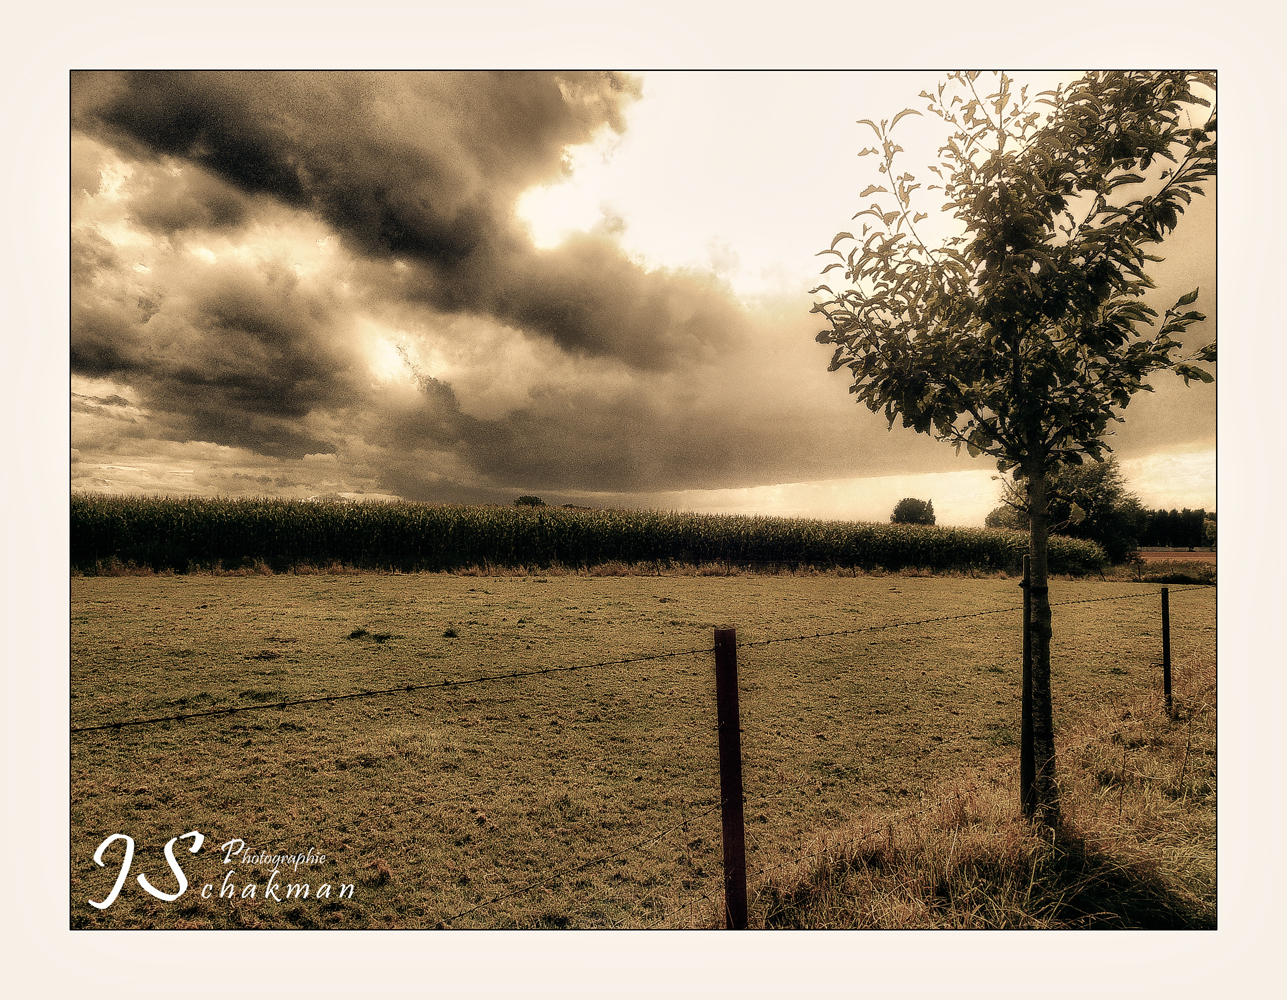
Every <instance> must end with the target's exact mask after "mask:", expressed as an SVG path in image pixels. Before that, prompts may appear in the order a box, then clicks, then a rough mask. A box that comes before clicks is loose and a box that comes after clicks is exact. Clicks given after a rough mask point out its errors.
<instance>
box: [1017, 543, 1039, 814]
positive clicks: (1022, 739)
mask: <svg viewBox="0 0 1287 1000" xmlns="http://www.w3.org/2000/svg"><path fill="white" fill-rule="evenodd" d="M1031 560H1032V557H1031V556H1027V555H1025V556H1024V557H1023V583H1021V584H1020V585H1019V586H1021V587H1022V588H1023V680H1022V685H1023V690H1022V697H1021V707H1020V709H1019V719H1020V721H1019V804H1020V806H1021V807H1022V808H1023V814H1024V815H1025V816H1031V815H1032V811H1033V808H1034V805H1035V803H1034V802H1033V799H1032V792H1033V788H1034V787H1035V785H1036V783H1037V754H1036V749H1035V747H1034V745H1033V740H1032V590H1031V587H1030V584H1031V582H1032V576H1031V570H1032V565H1031Z"/></svg>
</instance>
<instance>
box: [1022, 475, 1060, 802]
mask: <svg viewBox="0 0 1287 1000" xmlns="http://www.w3.org/2000/svg"><path fill="white" fill-rule="evenodd" d="M1025 473H1026V474H1027V476H1028V516H1029V527H1030V529H1031V536H1030V538H1029V542H1028V553H1029V555H1030V557H1031V559H1030V562H1031V575H1030V577H1029V584H1028V593H1029V595H1030V597H1031V609H1032V617H1031V618H1030V620H1029V627H1030V631H1031V634H1032V750H1033V763H1034V766H1035V771H1036V774H1035V778H1034V783H1033V789H1032V796H1031V798H1030V799H1028V800H1026V801H1025V802H1024V803H1023V809H1024V815H1025V816H1027V817H1028V818H1030V819H1035V820H1037V821H1038V822H1041V823H1045V824H1047V825H1049V826H1055V825H1057V824H1058V822H1059V789H1058V786H1057V785H1056V784H1055V723H1054V710H1053V704H1052V701H1051V697H1050V637H1051V634H1052V630H1051V627H1050V590H1049V585H1048V581H1049V573H1048V571H1047V566H1046V547H1047V540H1048V537H1049V533H1050V526H1049V513H1048V510H1047V500H1046V469H1045V463H1044V462H1034V463H1032V464H1031V466H1028V467H1025Z"/></svg>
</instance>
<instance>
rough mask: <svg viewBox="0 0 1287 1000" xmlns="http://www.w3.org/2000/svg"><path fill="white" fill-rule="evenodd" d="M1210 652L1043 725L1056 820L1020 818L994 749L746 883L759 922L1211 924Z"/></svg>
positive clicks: (860, 925) (1009, 776)
mask: <svg viewBox="0 0 1287 1000" xmlns="http://www.w3.org/2000/svg"><path fill="white" fill-rule="evenodd" d="M1215 696H1216V672H1215V663H1214V660H1209V659H1208V660H1197V661H1193V662H1189V663H1187V664H1184V665H1183V666H1177V669H1176V670H1175V671H1174V677H1173V702H1174V706H1175V712H1174V717H1173V718H1171V719H1168V718H1167V717H1166V715H1165V712H1164V710H1163V706H1162V704H1161V698H1160V692H1158V693H1156V695H1149V696H1138V697H1136V698H1134V699H1133V700H1130V701H1128V702H1119V703H1117V704H1114V705H1108V706H1105V707H1104V708H1102V709H1101V710H1098V711H1096V712H1094V713H1092V714H1091V715H1089V716H1088V717H1086V718H1085V719H1084V720H1083V721H1081V722H1080V723H1079V724H1076V725H1073V726H1069V727H1067V728H1066V729H1065V730H1064V731H1063V732H1062V733H1061V734H1060V740H1059V757H1058V766H1059V769H1060V789H1061V808H1062V812H1063V821H1062V824H1061V826H1060V827H1059V828H1058V829H1057V830H1052V829H1050V828H1040V827H1038V826H1035V825H1033V824H1030V823H1028V822H1026V821H1025V820H1023V819H1022V818H1021V816H1020V815H1019V809H1018V789H1017V783H1016V781H1015V777H1014V775H1013V769H1011V768H1010V767H1009V766H1008V765H1007V766H1006V770H1005V772H1004V774H1003V772H1002V771H1000V770H996V769H994V770H992V771H990V772H986V773H975V772H972V773H969V774H967V775H966V776H965V777H963V778H961V779H959V780H957V781H955V782H952V783H950V784H948V785H946V786H944V787H943V788H942V789H940V791H939V792H938V793H937V795H936V796H931V798H932V799H933V801H931V802H930V803H929V804H928V805H925V806H922V807H921V808H920V809H919V810H915V811H912V812H905V813H901V814H897V815H873V816H870V817H866V818H864V819H862V820H860V821H858V822H857V823H856V824H854V825H851V826H850V827H848V828H846V829H844V830H841V831H837V832H836V833H834V834H831V835H829V836H827V837H825V838H823V839H821V840H819V841H818V842H817V843H816V844H815V845H814V846H815V850H813V851H812V852H809V854H808V855H807V856H806V857H805V858H804V859H803V860H801V861H800V862H798V863H796V864H794V865H791V866H790V867H789V868H785V869H780V870H779V871H777V872H773V873H771V874H770V876H769V878H768V879H766V880H765V881H764V882H763V883H762V884H761V885H760V886H758V888H756V890H755V891H754V893H753V899H752V903H751V911H752V914H753V917H752V919H753V921H755V922H757V925H758V926H761V927H766V928H776V927H794V928H836V927H844V928H856V929H909V928H959V929H992V928H1066V929H1071V928H1145V929H1166V928H1213V927H1215V925H1216V870H1215V849H1216V839H1215V836H1216V826H1215V797H1216V795H1215V782H1216V768H1215V761H1216V757H1215V750H1216V747H1215V736H1216V697H1215Z"/></svg>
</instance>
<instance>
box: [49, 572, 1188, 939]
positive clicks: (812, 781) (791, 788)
mask: <svg viewBox="0 0 1287 1000" xmlns="http://www.w3.org/2000/svg"><path fill="white" fill-rule="evenodd" d="M1167 590H1169V592H1170V594H1172V595H1175V594H1183V593H1187V592H1194V591H1201V592H1207V591H1209V590H1210V588H1208V587H1203V586H1197V587H1185V588H1180V589H1175V588H1163V590H1162V591H1148V592H1143V593H1135V594H1125V595H1115V596H1111V597H1100V598H1084V599H1078V600H1072V601H1063V602H1052V603H1051V608H1052V609H1054V608H1060V607H1069V606H1072V605H1082V604H1095V603H1101V602H1110V601H1123V600H1138V599H1141V598H1146V597H1154V598H1156V597H1158V596H1159V595H1164V594H1165V592H1166V591H1167ZM1022 610H1023V606H1022V605H1021V604H1015V605H1006V606H1004V607H1000V608H993V609H988V610H984V611H974V612H966V613H961V614H953V615H940V616H935V617H931V618H921V619H915V620H908V621H899V622H889V623H885V624H880V625H868V626H862V627H857V628H851V629H836V630H829V631H825V632H824V631H821V630H819V631H815V632H813V633H801V634H796V635H789V636H777V637H770V638H767V639H759V640H749V641H744V642H738V643H737V644H736V648H737V649H739V650H742V649H746V650H752V649H756V648H758V647H769V646H773V645H780V644H786V643H796V642H803V641H808V640H820V639H828V638H839V637H848V636H856V635H861V634H868V633H878V632H885V631H890V630H895V629H904V628H913V627H917V626H922V627H923V626H931V625H937V624H942V623H947V622H954V621H960V620H965V619H973V618H981V617H985V616H990V615H998V614H1007V613H1014V612H1020V611H1022ZM714 652H715V647H714V646H703V647H696V648H688V649H682V650H673V651H664V652H655V653H648V654H642V655H638V656H632V657H623V658H616V659H611V660H600V661H595V662H591V663H583V664H571V665H562V666H552V667H543V668H534V669H530V670H520V671H509V672H505V673H496V674H485V675H480V676H475V677H454V678H445V679H442V680H438V681H435V682H432V683H422V684H404V685H398V686H394V687H388V688H381V689H375V690H359V691H352V692H347V693H342V694H321V695H314V696H309V697H302V698H293V699H284V700H281V701H276V702H269V703H260V704H255V705H241V706H230V707H227V708H217V709H210V710H206V711H200V712H183V713H175V714H172V715H166V716H154V717H145V718H136V719H121V720H109V721H104V722H100V723H95V724H90V725H79V726H72V727H70V734H71V735H72V736H78V735H83V734H90V733H95V732H103V731H112V732H113V733H121V732H122V731H123V730H125V729H127V728H137V727H145V726H152V725H161V724H165V723H171V722H182V723H188V722H195V721H201V720H208V721H213V720H214V719H216V718H218V717H226V716H232V715H239V714H243V713H254V712H263V711H269V710H272V709H277V710H279V711H281V710H284V709H285V708H288V707H300V706H311V707H314V708H321V707H323V706H329V705H334V704H336V703H338V702H342V701H351V700H355V699H368V698H386V697H396V696H400V695H407V694H412V693H416V692H428V691H454V690H458V689H460V688H464V687H469V686H474V685H483V684H488V683H493V682H500V681H507V680H517V679H524V678H532V677H541V676H548V675H554V674H565V673H573V672H577V671H590V670H595V669H601V668H607V667H614V666H626V665H630V664H634V663H643V662H649V661H659V660H668V659H673V658H677V657H683V656H700V655H706V654H711V653H714ZM1019 660H1020V658H1018V657H1013V656H1011V657H1006V658H1004V659H1001V660H997V661H995V662H994V663H992V664H989V665H988V667H1004V666H1007V665H1012V664H1014V663H1017V662H1019ZM985 669H987V667H985ZM508 700H518V699H508ZM712 732H713V730H712ZM976 740H977V737H967V738H960V739H956V740H951V741H941V742H938V743H936V744H934V745H933V746H929V747H917V748H914V749H910V750H906V751H904V752H902V753H898V754H882V755H881V756H880V762H881V764H882V765H884V764H888V763H892V762H896V761H899V760H904V759H908V758H924V757H926V756H928V755H933V754H937V753H940V752H941V751H943V750H948V749H964V748H967V747H969V746H970V745H971V744H972V743H975V742H976ZM1085 742H1087V743H1088V742H1090V741H1085ZM1074 749H1077V748H1074V747H1065V748H1064V752H1071V751H1073V750H1074ZM609 760H610V759H609V758H602V759H601V761H599V762H607V761H609ZM595 762H596V761H583V762H581V763H595ZM858 772H859V768H856V767H844V766H841V765H835V766H834V767H833V769H832V774H833V777H836V778H845V777H855V776H856V775H857V774H858ZM819 780H820V779H819V777H818V776H817V775H809V774H807V775H805V776H804V777H801V778H798V779H797V780H796V781H794V782H790V783H788V784H786V785H784V786H783V787H779V788H777V789H775V790H774V791H770V792H760V793H758V794H754V795H744V796H743V799H742V802H741V803H733V802H730V801H728V800H720V799H716V800H715V801H713V802H712V801H709V800H708V801H705V802H701V803H696V804H694V806H693V809H694V810H699V811H690V812H688V813H686V814H685V815H684V818H683V819H682V820H681V821H680V822H678V823H674V824H670V825H668V826H667V827H666V828H664V829H662V830H660V831H659V832H658V831H653V832H650V833H649V834H647V835H645V836H643V837H641V838H638V839H636V840H633V841H632V842H631V843H630V844H627V845H626V846H624V847H621V848H618V849H616V850H614V851H611V852H609V853H606V854H602V855H598V856H596V857H594V858H592V859H590V860H588V861H585V862H581V863H578V864H574V865H566V866H563V867H560V868H559V869H557V870H555V871H553V872H550V873H548V874H546V875H544V876H542V877H541V878H539V879H535V880H531V881H528V882H525V883H524V884H522V885H520V886H518V887H515V888H513V889H507V890H506V891H505V892H502V893H498V894H495V895H492V896H489V897H488V898H486V899H483V900H480V901H478V902H476V903H474V904H473V905H471V906H469V907H466V908H464V909H460V910H457V911H455V912H453V913H451V914H450V915H448V916H444V917H441V918H440V919H439V920H438V921H437V926H438V927H441V928H450V927H453V926H455V925H456V924H457V923H458V922H459V921H461V920H463V919H464V918H466V917H469V916H472V915H473V914H475V913H478V912H479V911H484V910H488V909H492V908H495V907H498V906H501V905H503V904H505V903H507V902H509V901H511V900H514V899H516V898H518V897H520V896H524V895H527V894H529V893H532V892H534V891H536V890H539V889H543V888H545V887H547V886H550V885H552V884H555V883H557V882H559V881H560V880H562V879H565V878H567V877H569V876H573V875H576V874H579V873H582V872H586V871H589V870H590V869H592V868H595V867H598V866H601V865H604V864H607V863H609V862H611V861H614V860H618V859H620V858H623V857H624V856H626V855H630V854H638V853H642V852H646V851H649V850H651V849H652V848H655V847H657V846H658V845H661V844H663V843H665V842H667V841H670V840H671V839H672V838H673V837H674V836H675V835H676V834H678V833H681V832H686V831H691V830H693V829H695V828H696V826H697V824H699V823H700V822H701V821H702V820H705V819H707V818H708V817H711V816H713V815H714V814H715V812H716V811H717V810H722V809H724V808H726V807H739V808H742V809H745V808H747V807H751V806H758V805H761V804H764V803H769V802H773V801H775V800H779V799H781V798H783V797H785V796H789V795H793V794H800V793H801V792H802V791H803V790H804V789H805V788H806V787H809V786H816V785H817V784H818V782H819ZM959 797H960V796H959V793H956V792H953V793H951V794H949V795H947V796H945V797H943V798H940V799H937V800H935V801H933V802H930V803H928V804H925V803H924V796H923V794H922V801H921V803H920V805H919V807H918V808H913V809H911V810H908V811H906V812H904V813H902V814H900V815H898V816H896V817H894V818H888V817H885V818H883V819H882V821H881V822H880V823H879V824H878V825H877V826H876V827H874V828H873V829H871V830H869V831H868V832H867V833H865V834H863V835H861V836H859V837H856V838H854V837H852V836H851V837H849V838H848V840H847V843H848V845H849V846H850V847H851V848H852V846H853V845H855V844H858V843H861V842H863V841H865V840H868V839H870V838H871V837H874V836H877V835H879V834H881V833H888V832H889V831H891V830H892V829H894V828H897V827H900V826H903V825H905V824H907V823H909V822H913V821H915V820H917V819H918V818H919V817H921V816H924V815H927V814H928V813H930V812H931V811H933V810H934V809H937V808H940V807H942V806H943V805H945V804H947V803H949V802H951V801H952V800H953V799H958V798H959ZM315 832H317V833H334V832H343V833H346V834H347V833H350V832H351V831H349V829H348V827H347V825H340V826H335V827H330V828H327V829H323V830H320V831H315ZM835 850H836V845H834V844H825V845H824V846H823V847H821V848H820V849H818V848H810V850H809V851H808V852H807V853H801V854H795V855H791V856H788V857H785V858H779V859H778V860H775V861H771V862H768V863H765V864H761V865H759V866H758V867H757V868H756V869H755V870H754V871H753V872H751V873H750V874H751V875H752V876H753V877H755V878H756V879H760V880H763V878H764V876H766V875H767V874H768V873H770V872H773V871H778V870H781V869H785V868H788V867H793V866H794V867H798V866H800V865H802V864H805V863H807V862H809V861H814V860H817V859H818V858H821V857H824V856H827V855H829V854H832V853H834V852H835ZM721 875H722V873H711V872H700V871H699V876H700V877H701V878H702V879H704V880H705V881H714V882H715V883H716V884H715V885H714V887H712V888H710V889H708V890H707V891H706V892H704V893H700V894H693V895H689V896H687V897H685V898H684V899H682V901H681V902H680V904H679V905H677V906H672V907H670V908H668V909H665V910H663V911H662V912H661V913H660V914H659V915H656V914H655V910H656V909H657V907H656V906H655V905H653V904H652V901H651V900H643V901H640V900H636V905H635V906H634V907H633V908H632V909H631V910H630V911H629V912H628V913H627V915H626V916H627V917H629V916H631V915H633V914H634V913H636V912H638V910H639V909H640V908H641V907H642V906H647V908H649V909H651V910H653V911H654V915H652V916H651V918H650V919H646V920H642V921H640V922H639V926H642V927H644V928H656V927H661V926H670V923H671V921H672V920H673V919H674V918H676V917H677V916H678V915H680V914H682V913H684V912H685V911H687V912H688V914H689V926H692V925H693V923H694V921H695V920H696V916H695V914H696V907H697V906H698V905H700V904H706V903H709V904H711V905H712V906H717V907H718V906H719V903H720V896H721V894H722V893H723V891H724V889H725V885H724V884H723V879H722V878H721ZM598 897H599V892H598V891H597V890H596V891H594V892H591V893H590V894H587V895H584V896H582V897H581V898H579V899H578V900H576V902H577V903H578V904H585V903H587V902H590V901H592V900H597V899H598ZM577 908H579V906H578V907H570V908H569V907H565V910H568V909H570V910H572V911H575V909H577ZM707 923H708V924H711V923H714V921H710V920H708V921H707Z"/></svg>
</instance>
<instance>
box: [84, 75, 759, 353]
mask: <svg viewBox="0 0 1287 1000" xmlns="http://www.w3.org/2000/svg"><path fill="white" fill-rule="evenodd" d="M73 90H74V92H75V93H74V99H73V124H74V125H75V126H76V127H77V128H79V129H82V130H83V131H85V132H86V133H88V134H90V135H93V136H95V137H97V138H100V139H102V140H103V141H110V142H116V143H120V144H123V145H124V146H125V147H128V148H131V149H134V150H135V151H137V152H139V153H140V154H142V153H144V152H146V153H150V154H151V155H152V156H154V157H155V156H157V155H160V156H168V157H173V158H175V159H177V160H179V161H182V162H185V163H188V164H192V165H195V166H198V167H200V168H201V169H202V170H203V171H208V172H209V173H210V174H212V175H214V176H215V177H218V178H221V179H222V180H223V181H225V182H226V185H232V186H234V187H235V188H237V189H239V190H240V191H242V192H245V193H247V194H261V195H267V196H271V197H272V198H274V199H276V200H277V201H279V202H281V203H283V204H285V205H289V206H291V207H294V208H298V209H306V210H308V211H311V212H314V213H315V214H316V215H317V216H318V217H319V218H321V219H323V220H325V222H326V223H328V224H329V225H331V226H333V227H334V228H335V229H337V230H338V231H339V232H340V233H341V235H342V236H343V237H344V238H345V240H346V242H347V243H348V244H349V245H350V246H351V247H352V248H353V249H355V250H356V251H358V252H359V253H361V254H363V255H364V256H366V257H368V258H370V259H374V260H401V261H403V262H405V263H408V264H410V265H412V266H413V268H414V273H412V274H410V275H408V276H406V278H405V279H404V280H402V281H401V282H400V284H401V287H402V293H403V294H405V295H407V296H408V297H410V298H412V299H416V300H420V301H423V302H425V303H427V304H429V305H432V306H433V307H435V308H437V309H439V310H442V311H446V312H463V313H477V314H485V315H490V316H492V317H494V318H496V319H499V320H501V321H503V322H505V323H508V324H510V325H512V326H515V327H518V328H521V329H523V330H525V331H528V332H531V333H535V334H539V335H541V336H544V337H548V338H550V339H551V340H553V341H554V342H555V343H557V344H559V345H560V346H562V347H563V348H564V349H566V350H567V351H569V352H571V353H574V354H581V355H588V356H607V357H617V358H620V359H623V360H625V361H626V362H627V363H629V364H631V365H633V366H636V367H641V368H667V367H674V366H677V365H680V364H683V363H686V362H688V361H690V360H691V359H692V358H693V357H694V356H696V354H698V353H700V352H701V351H702V350H703V349H704V348H708V347H710V346H712V345H718V344H722V343H726V342H727V341H728V339H729V338H730V336H731V335H732V332H733V328H734V326H735V324H736V321H737V311H736V310H735V309H734V308H733V307H731V306H730V305H729V304H728V303H727V301H726V300H725V299H724V297H723V296H722V295H720V294H719V293H718V292H717V291H715V290H712V289H710V288H708V287H706V286H704V285H703V284H702V283H701V282H700V281H694V280H693V279H691V278H689V277H686V276H683V275H671V274H667V273H661V272H656V273H645V272H644V271H643V270H642V269H641V268H640V267H639V266H638V265H637V264H636V263H634V262H633V261H631V260H629V259H628V258H626V257H625V256H624V255H623V254H622V252H621V250H620V249H619V247H617V246H616V244H615V243H613V242H612V241H610V240H607V239H593V238H586V239H582V240H577V241H574V242H572V243H570V244H568V245H566V246H564V247H560V248H558V249H557V250H550V251H538V250H536V249H535V248H533V246H532V244H531V241H530V239H529V238H528V236H527V234H526V233H525V232H524V231H523V230H521V229H520V228H519V227H518V226H517V224H516V222H515V219H514V214H513V209H514V202H515V199H516V198H517V197H518V195H519V194H520V193H522V191H524V190H525V189H526V188H528V187H530V186H531V185H532V184H534V183H537V182H540V181H542V180H553V179H557V178H558V176H560V174H561V173H562V171H563V170H564V165H563V151H564V149H565V147H566V146H568V145H571V144H576V143H582V142H585V141H587V140H589V139H590V138H591V137H592V135H593V134H594V132H595V130H596V129H597V128H598V127H600V126H601V125H604V124H606V125H609V126H611V127H612V128H614V129H617V130H620V129H622V128H623V127H624V125H623V121H622V110H623V106H624V104H625V103H626V102H627V101H629V100H631V99H633V98H635V97H637V96H638V93H639V90H638V85H637V83H635V82H634V81H632V80H630V79H629V78H626V77H622V76H620V75H616V74H557V75H556V74H545V73H541V74H535V73H465V74H459V73H413V74H390V73H375V74H353V73H336V74H326V73H313V74H308V73H303V74H293V73H170V72H163V73H134V74H126V75H121V76H103V75H96V74H77V75H75V76H74V78H73ZM226 185H220V184H218V183H217V182H215V181H214V180H207V181H205V182H200V183H199V182H195V181H192V180H187V179H184V180H183V181H179V180H174V179H168V180H167V179H166V178H165V177H163V176H160V175H158V177H157V179H156V181H155V182H154V188H155V190H154V191H152V192H151V193H150V195H149V196H148V197H146V198H144V199H142V200H141V201H140V204H139V205H138V207H137V208H136V209H135V216H136V218H137V219H138V221H140V222H141V223H143V224H144V225H146V226H149V227H152V228H157V229H162V230H174V229H177V228H180V227H182V226H185V225H192V224H195V223H201V224H206V225H209V224H212V223H233V222H236V221H238V220H239V219H240V218H241V212H243V211H244V206H243V205H242V204H241V203H240V202H239V201H238V200H237V198H235V197H234V196H233V195H232V194H231V193H230V192H229V191H228V190H227V189H226ZM392 287H394V286H391V288H392Z"/></svg>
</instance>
